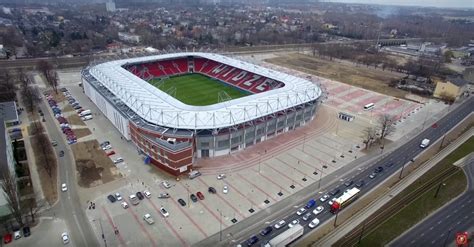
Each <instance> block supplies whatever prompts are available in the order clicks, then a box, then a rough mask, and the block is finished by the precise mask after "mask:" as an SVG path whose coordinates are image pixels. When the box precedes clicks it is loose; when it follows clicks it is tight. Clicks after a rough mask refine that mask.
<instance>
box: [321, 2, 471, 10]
mask: <svg viewBox="0 0 474 247" xmlns="http://www.w3.org/2000/svg"><path fill="white" fill-rule="evenodd" d="M324 1H325V2H343V3H368V4H385V5H387V4H389V5H416V6H430V7H441V8H474V0H417V1H413V0H324Z"/></svg>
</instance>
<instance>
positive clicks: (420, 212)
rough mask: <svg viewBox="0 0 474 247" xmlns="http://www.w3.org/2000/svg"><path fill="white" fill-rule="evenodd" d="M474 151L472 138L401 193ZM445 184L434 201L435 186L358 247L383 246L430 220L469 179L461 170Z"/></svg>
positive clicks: (366, 237) (368, 236)
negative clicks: (429, 216) (432, 213)
mask: <svg viewBox="0 0 474 247" xmlns="http://www.w3.org/2000/svg"><path fill="white" fill-rule="evenodd" d="M472 150H474V137H471V138H469V139H468V140H467V141H466V142H465V143H464V144H462V145H461V146H459V147H458V148H457V149H456V150H454V151H453V152H452V153H451V154H449V155H448V156H447V157H446V158H444V159H443V160H442V161H440V162H439V163H438V164H437V165H436V166H435V167H433V168H432V169H431V170H430V171H428V172H427V173H425V174H424V175H423V176H422V177H420V178H419V179H418V180H417V181H416V182H415V183H413V184H412V185H410V186H409V187H408V188H406V189H405V190H404V191H403V192H402V193H404V194H405V193H409V192H410V191H412V190H414V189H415V188H416V187H418V186H420V185H421V184H423V183H424V182H425V181H427V180H429V179H430V178H431V177H433V176H434V174H436V173H439V172H442V171H443V170H446V169H448V168H449V167H451V166H452V165H453V163H454V162H456V161H458V160H459V159H461V158H462V157H464V156H466V155H468V154H469V153H470V152H472ZM443 183H444V184H446V186H443V187H442V188H441V189H440V191H439V194H438V197H437V198H434V195H435V193H436V189H437V186H434V187H432V188H431V189H430V190H428V191H427V192H425V193H424V194H423V195H421V196H420V197H418V198H417V199H416V200H414V201H413V202H412V203H410V204H409V205H407V206H406V207H405V208H403V209H402V210H400V211H399V212H398V213H396V214H394V215H393V216H392V217H391V218H390V219H388V220H387V221H385V222H384V223H382V224H381V225H380V226H378V227H377V228H376V229H375V230H374V231H372V232H371V233H369V235H367V236H365V237H364V238H363V239H362V242H361V243H360V245H357V246H367V247H369V246H370V247H372V246H384V245H385V244H387V243H388V242H390V241H391V240H392V239H394V238H395V237H397V236H398V235H400V234H402V233H403V232H404V231H406V230H407V229H409V228H410V227H411V226H413V225H415V224H416V223H417V222H419V221H421V220H423V218H425V217H427V216H428V215H429V214H430V213H431V212H433V211H435V210H436V209H438V208H439V207H441V206H443V205H444V204H446V203H448V202H449V201H450V200H451V199H452V198H454V197H456V196H458V195H459V194H461V193H462V192H463V191H464V189H465V188H466V185H467V179H466V176H465V175H464V172H462V171H461V170H459V171H457V172H456V173H455V174H454V175H453V176H451V177H449V178H448V179H446V180H444V181H443Z"/></svg>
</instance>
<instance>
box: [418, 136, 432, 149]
mask: <svg viewBox="0 0 474 247" xmlns="http://www.w3.org/2000/svg"><path fill="white" fill-rule="evenodd" d="M428 145H430V139H426V138H425V139H423V141H421V144H420V148H426V147H428Z"/></svg>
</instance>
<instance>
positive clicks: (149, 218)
mask: <svg viewBox="0 0 474 247" xmlns="http://www.w3.org/2000/svg"><path fill="white" fill-rule="evenodd" d="M143 219H144V220H145V221H146V223H148V225H153V224H154V223H155V221H154V220H153V218H152V217H151V215H150V214H145V215H143Z"/></svg>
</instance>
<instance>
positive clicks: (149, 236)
mask: <svg viewBox="0 0 474 247" xmlns="http://www.w3.org/2000/svg"><path fill="white" fill-rule="evenodd" d="M123 200H124V201H125V202H126V203H127V204H128V205H130V206H129V207H128V212H130V213H131V214H132V215H133V217H134V218H135V220H136V221H137V223H138V225H139V226H140V228H141V229H142V232H143V233H144V235H146V237H148V239H149V240H150V242H151V243H152V244H153V246H157V245H156V243H155V240H153V238H152V237H151V235H150V233H149V232H148V231H147V229H146V228H145V226H144V225H143V223H142V222H141V221H140V220H139V219H138V216H137V214H136V213H135V212H133V210H132V207H134V206H133V205H132V203H130V202H128V201H127V200H125V198H124V199H123Z"/></svg>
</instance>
